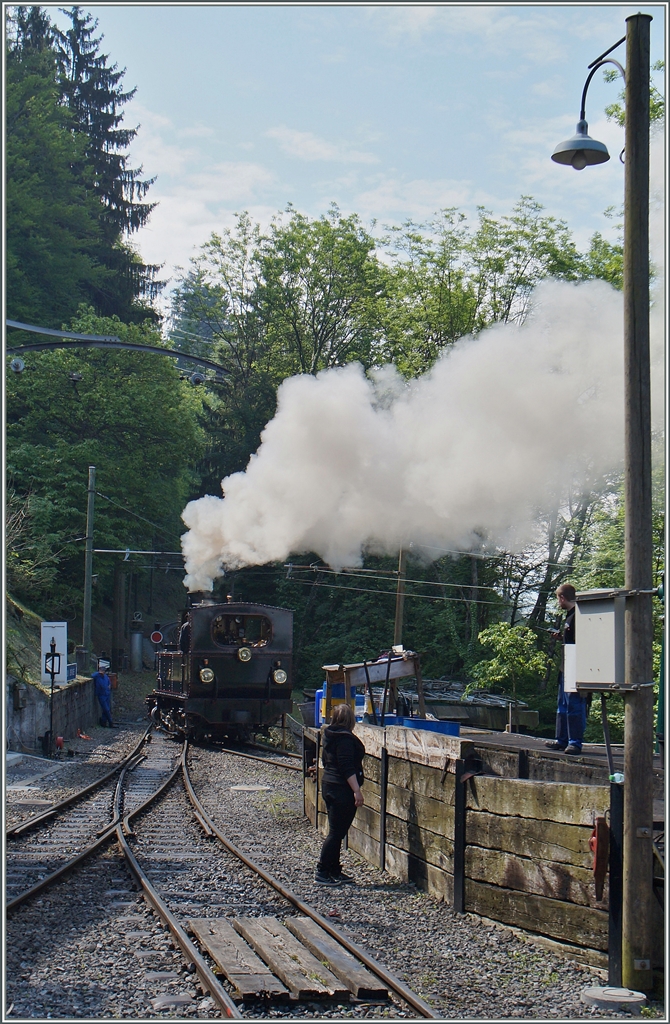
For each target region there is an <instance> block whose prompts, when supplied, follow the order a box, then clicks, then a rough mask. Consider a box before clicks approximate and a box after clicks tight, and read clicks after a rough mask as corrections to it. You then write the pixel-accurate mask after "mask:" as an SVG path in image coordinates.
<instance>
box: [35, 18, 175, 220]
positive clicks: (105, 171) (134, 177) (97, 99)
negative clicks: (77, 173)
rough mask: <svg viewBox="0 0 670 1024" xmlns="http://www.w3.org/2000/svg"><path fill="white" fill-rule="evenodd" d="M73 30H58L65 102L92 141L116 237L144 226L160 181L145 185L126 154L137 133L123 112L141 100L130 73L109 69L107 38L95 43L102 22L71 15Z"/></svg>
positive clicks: (89, 151) (90, 153) (99, 183)
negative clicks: (150, 195) (127, 82)
mask: <svg viewBox="0 0 670 1024" xmlns="http://www.w3.org/2000/svg"><path fill="white" fill-rule="evenodd" d="M61 10H62V12H63V14H67V16H68V17H69V19H70V21H71V23H72V28H70V29H68V30H67V32H60V31H56V33H55V35H56V57H57V62H58V71H59V79H60V88H61V93H62V96H63V100H64V102H65V103H66V105H67V106H68V108H69V109H70V111H71V112H72V114H73V117H74V123H75V125H76V127H77V130H78V131H80V132H82V133H83V134H84V135H85V136H86V137H87V139H88V145H87V156H88V158H89V160H90V161H91V163H92V165H93V168H94V170H95V175H96V189H97V193H98V196H99V197H100V200H101V202H102V204H103V207H104V217H103V219H104V222H105V223H106V224H107V226H108V228H109V230H110V232H111V237H112V238H113V237H114V236H115V235H116V234H118V233H121V232H128V233H130V232H133V231H137V230H138V228H141V227H143V226H144V225H145V224H146V223H147V221H148V219H149V215H150V213H151V211H152V210H153V209H154V207H155V205H156V204H155V203H142V202H138V200H140V199H142V198H143V197H144V196H145V195H146V193H147V192H148V190H149V188H150V187H151V185H152V184H153V183H154V181H155V180H156V179H155V178H149V179H148V180H142V178H141V177H140V175H141V174H142V168H141V167H139V168H136V169H131V168H129V167H128V166H127V159H128V158H127V155H126V154H124V153H123V152H121V151H122V150H123V149H125V148H126V147H127V146H129V145H130V143H131V142H132V141H133V139H134V138H135V136H136V135H137V130H138V129H137V128H122V127H120V125H121V123H122V121H123V113H122V111H121V108H122V107H123V106H124V105H125V104H126V103H128V101H129V100H131V99H132V98H133V96H134V95H135V92H136V89H131V90H130V91H128V92H124V91H123V88H122V86H121V80H122V79H123V77H124V75H125V69H124V70H123V71H119V70H118V68H117V65H116V64H113V65H112V66H111V67H108V65H107V61H108V59H109V58H108V56H107V55H106V54H103V53H101V52H100V43H101V42H102V37H101V36H99V37H98V38H95V36H94V33H95V30H96V28H97V26H98V22H97V20H96V21H93V19H92V17H91V15H90V14H83V13H82V10H81V8H80V7H72V8H71V9H70V10H69V11H66V10H64V9H63V8H61Z"/></svg>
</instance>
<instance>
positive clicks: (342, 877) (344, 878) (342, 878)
mask: <svg viewBox="0 0 670 1024" xmlns="http://www.w3.org/2000/svg"><path fill="white" fill-rule="evenodd" d="M333 878H336V879H337V881H338V882H345V883H349V884H350V885H356V879H355V878H352V877H351V875H347V874H346V872H344V871H339V872H338V873H337V874H336V875H333Z"/></svg>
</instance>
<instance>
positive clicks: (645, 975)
mask: <svg viewBox="0 0 670 1024" xmlns="http://www.w3.org/2000/svg"><path fill="white" fill-rule="evenodd" d="M651 21H652V18H651V15H649V14H635V15H632V16H631V17H629V18H627V19H626V35H625V37H624V39H621V40H619V42H618V43H615V45H614V46H612V47H610V49H609V50H607V51H606V53H604V54H603V55H602V56H601V57H599V58H598V60H596V61H594V62H593V64H591V65H590V68H591V69H592V70H591V73H590V75H589V77H588V79H587V82H586V85H585V86H584V92H583V95H582V109H581V113H580V122H579V124H578V125H577V134H576V135H575V136H573V138H572V139H568V140H567V141H566V142H562V143H560V144H559V145H558V146H557V147H556V149H555V151H554V153H553V154H552V160H554V161H556V162H557V163H562V164H569V165H571V166H572V167H574V168H575V169H576V170H581V169H583V168H584V167H586V166H587V165H589V164H595V163H603V162H604V161H605V160H607V159H609V154H608V153H607V149H606V147H605V146H604V145H603V144H602V143H599V142H595V140H593V139H590V138H589V136H588V134H587V129H588V126H587V124H586V121H585V103H586V92H587V89H588V86H589V83H590V81H591V79H592V77H593V75H594V73H595V72H596V71H597V70H598V68H599V67H602V65H603V64H608V63H612V64H617V62H616V61H614V60H611V59H609V60H605V59H604V58H605V57H606V56H607V54H608V53H611V52H612V50H614V49H616V47H617V46H619V45H620V44H621V43H623V42H624V41H625V42H626V69H625V72H624V69H623V68H622V67H621V65H619V64H617V67H619V69H620V71H621V73H622V74H623V75H624V78H625V82H626V134H625V201H624V286H623V299H624V377H625V502H626V507H625V515H626V519H625V543H626V553H625V554H626V589H627V590H628V592H629V595H628V599H627V601H626V618H625V623H626V626H625V637H626V673H625V678H626V692H625V694H624V701H625V743H624V834H623V865H624V866H623V915H622V958H621V983H622V984H623V985H625V986H628V987H630V988H634V989H639V990H641V991H644V992H650V991H651V990H652V988H653V976H652V970H651V948H652V917H651V915H652V868H653V848H652V842H653V788H652V786H653V778H652V769H653V732H654V716H653V689H652V592H653V591H652V556H653V542H652V507H651V398H650V396H651V384H650V355H649V72H650V62H649V37H650V30H649V27H650V22H651Z"/></svg>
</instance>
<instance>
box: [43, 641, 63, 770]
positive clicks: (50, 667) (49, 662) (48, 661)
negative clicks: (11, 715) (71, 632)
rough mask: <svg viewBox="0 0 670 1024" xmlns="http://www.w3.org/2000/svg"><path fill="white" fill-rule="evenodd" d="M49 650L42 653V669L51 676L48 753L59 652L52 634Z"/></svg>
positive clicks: (52, 737)
mask: <svg viewBox="0 0 670 1024" xmlns="http://www.w3.org/2000/svg"><path fill="white" fill-rule="evenodd" d="M49 648H50V651H49V653H48V654H45V655H44V671H45V672H46V673H47V675H49V676H51V697H50V700H49V754H50V755H51V754H52V753H53V748H54V682H55V679H56V676H57V675H60V658H61V656H60V654H57V653H56V637H55V636H52V638H51V643H50V644H49Z"/></svg>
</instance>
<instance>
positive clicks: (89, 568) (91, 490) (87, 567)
mask: <svg viewBox="0 0 670 1024" xmlns="http://www.w3.org/2000/svg"><path fill="white" fill-rule="evenodd" d="M94 508H95V466H89V467H88V506H87V509H86V559H85V562H84V614H83V619H84V629H83V633H84V635H83V638H82V646H83V648H84V658H85V662H84V671H85V672H88V671H89V669H90V660H91V603H92V593H91V591H92V585H93V513H94Z"/></svg>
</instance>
